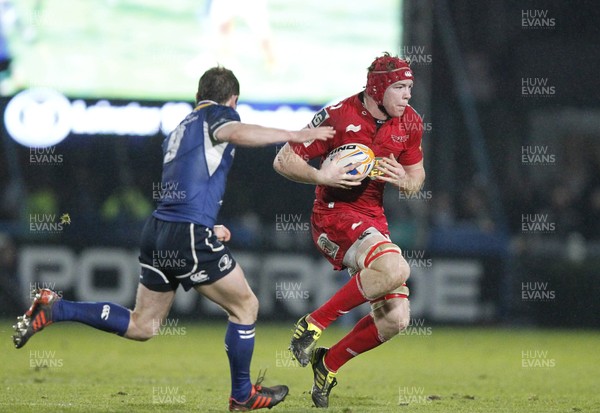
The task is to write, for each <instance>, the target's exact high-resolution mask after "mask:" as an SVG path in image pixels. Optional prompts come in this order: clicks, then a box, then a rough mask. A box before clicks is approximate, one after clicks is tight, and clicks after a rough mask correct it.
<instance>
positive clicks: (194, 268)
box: [139, 216, 236, 291]
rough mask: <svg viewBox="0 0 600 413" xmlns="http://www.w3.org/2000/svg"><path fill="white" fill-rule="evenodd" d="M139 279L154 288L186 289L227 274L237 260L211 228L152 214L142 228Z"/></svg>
mask: <svg viewBox="0 0 600 413" xmlns="http://www.w3.org/2000/svg"><path fill="white" fill-rule="evenodd" d="M139 260H140V265H141V266H142V273H141V275H140V283H142V284H143V285H145V286H146V287H148V288H149V289H150V290H153V291H171V290H172V291H175V290H176V289H177V287H178V286H179V284H181V285H182V286H183V288H184V289H185V291H188V290H189V289H191V288H192V287H194V286H196V285H204V284H210V283H213V282H215V281H217V280H218V279H220V278H223V277H224V276H226V275H227V274H229V273H230V272H231V271H233V269H234V268H235V266H236V262H235V260H234V259H233V256H232V255H231V252H230V251H229V248H227V247H226V246H225V245H223V244H222V243H221V242H220V241H218V240H217V237H216V235H215V234H214V232H213V230H212V228H208V227H205V226H203V225H198V224H192V223H189V222H168V221H163V220H160V219H158V218H156V217H154V216H151V217H150V218H148V220H147V221H146V224H145V225H144V229H143V230H142V240H141V247H140V256H139Z"/></svg>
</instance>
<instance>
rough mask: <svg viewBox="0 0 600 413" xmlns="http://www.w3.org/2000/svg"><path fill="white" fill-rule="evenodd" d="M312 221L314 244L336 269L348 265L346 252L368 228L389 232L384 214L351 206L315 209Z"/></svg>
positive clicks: (383, 232) (388, 233)
mask: <svg viewBox="0 0 600 413" xmlns="http://www.w3.org/2000/svg"><path fill="white" fill-rule="evenodd" d="M311 225H312V237H313V241H314V243H315V245H316V246H317V248H318V249H319V251H320V252H321V254H323V256H324V257H325V258H327V259H328V260H329V262H330V263H331V264H332V265H333V268H334V269H335V270H337V271H339V270H343V269H344V268H346V265H344V263H343V261H344V256H345V255H346V252H347V251H348V249H349V248H350V247H351V246H352V244H354V243H355V242H356V241H357V240H359V239H360V237H361V235H363V233H364V232H365V231H366V230H367V229H369V228H371V227H372V228H375V229H376V230H378V231H379V232H380V233H381V234H382V235H384V236H386V237H389V235H390V232H389V229H388V223H387V219H386V218H385V215H383V214H381V215H379V216H377V217H370V216H368V215H365V214H361V213H360V212H357V211H353V210H350V209H349V210H343V211H334V210H333V209H332V210H331V212H329V211H327V212H320V211H319V212H317V211H313V214H312V217H311Z"/></svg>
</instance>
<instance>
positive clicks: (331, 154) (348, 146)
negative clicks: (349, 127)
mask: <svg viewBox="0 0 600 413" xmlns="http://www.w3.org/2000/svg"><path fill="white" fill-rule="evenodd" d="M353 149H356V144H348V145H342V146H338V147H337V148H335V149H334V150H332V151H331V152H329V155H327V156H328V157H329V158H333V155H335V154H336V153H338V152H341V151H345V150H349V151H351V150H353Z"/></svg>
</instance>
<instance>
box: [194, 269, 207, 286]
mask: <svg viewBox="0 0 600 413" xmlns="http://www.w3.org/2000/svg"><path fill="white" fill-rule="evenodd" d="M190 280H192V282H195V283H201V282H203V281H206V280H208V274H207V273H206V271H205V270H200V271H199V272H197V273H196V274H192V275H191V276H190Z"/></svg>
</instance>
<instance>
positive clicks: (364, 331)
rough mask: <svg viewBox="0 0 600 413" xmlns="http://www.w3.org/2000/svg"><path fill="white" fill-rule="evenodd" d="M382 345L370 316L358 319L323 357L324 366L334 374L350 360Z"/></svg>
mask: <svg viewBox="0 0 600 413" xmlns="http://www.w3.org/2000/svg"><path fill="white" fill-rule="evenodd" d="M382 343H383V340H382V339H381V338H380V337H379V332H378V331H377V327H376V326H375V321H374V320H373V317H371V315H370V314H368V315H366V316H364V317H363V318H361V319H360V321H359V322H358V323H356V325H355V326H354V328H353V329H352V331H351V332H349V333H348V334H346V336H345V337H344V338H342V339H341V340H340V341H338V342H337V343H336V344H335V345H334V346H333V347H331V348H330V349H329V351H328V352H327V354H326V355H325V365H326V366H327V368H328V369H329V370H330V371H332V372H336V371H338V370H339V368H340V367H342V366H343V365H344V364H346V363H347V362H348V360H350V359H351V358H354V357H356V356H358V355H359V354H361V353H365V352H367V351H369V350H371V349H374V348H375V347H377V346H379V345H380V344H382Z"/></svg>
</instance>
